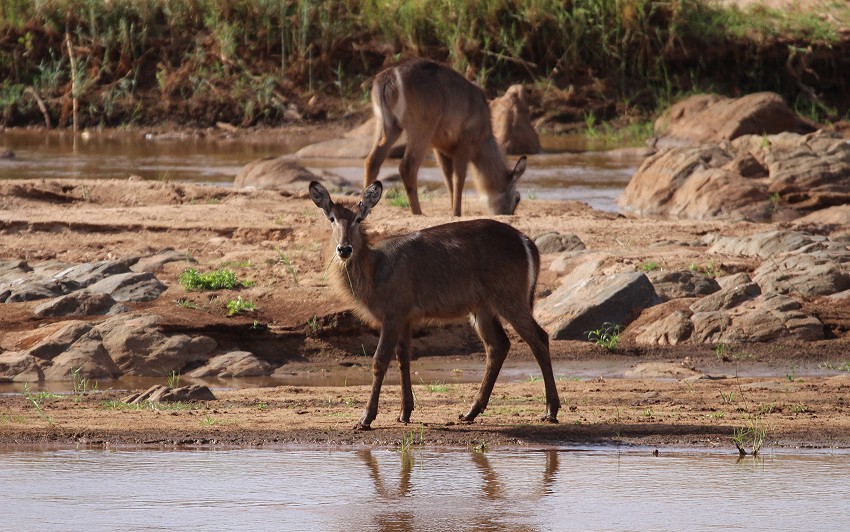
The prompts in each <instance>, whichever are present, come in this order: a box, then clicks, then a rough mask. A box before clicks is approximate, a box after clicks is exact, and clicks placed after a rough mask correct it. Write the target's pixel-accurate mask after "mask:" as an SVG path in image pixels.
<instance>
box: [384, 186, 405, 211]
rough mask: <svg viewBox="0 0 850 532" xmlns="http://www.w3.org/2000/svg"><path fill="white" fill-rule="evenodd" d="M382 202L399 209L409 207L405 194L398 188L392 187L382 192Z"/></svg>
mask: <svg viewBox="0 0 850 532" xmlns="http://www.w3.org/2000/svg"><path fill="white" fill-rule="evenodd" d="M384 200H385V201H386V202H387V203H389V204H390V205H392V206H393V207H401V208H403V209H407V208H409V207H410V202H409V201H408V200H407V194H406V193H405V192H404V190H402V189H401V188H400V187H392V188H390V189H389V190H387V191H386V192H384Z"/></svg>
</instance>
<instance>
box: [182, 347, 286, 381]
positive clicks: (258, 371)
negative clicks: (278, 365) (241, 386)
mask: <svg viewBox="0 0 850 532" xmlns="http://www.w3.org/2000/svg"><path fill="white" fill-rule="evenodd" d="M271 374H272V367H271V366H270V365H269V363H268V362H266V361H265V360H260V359H259V358H257V357H256V356H254V354H253V353H249V352H248V351H233V352H230V353H225V354H222V355H217V356H214V357H212V358H211V359H209V361H207V363H206V364H204V365H203V366H201V367H199V368H197V369H194V370H192V371H190V372H189V373H187V375H188V376H189V377H199V378H203V377H207V378H208V377H222V378H224V377H226V378H232V377H265V376H267V375H271Z"/></svg>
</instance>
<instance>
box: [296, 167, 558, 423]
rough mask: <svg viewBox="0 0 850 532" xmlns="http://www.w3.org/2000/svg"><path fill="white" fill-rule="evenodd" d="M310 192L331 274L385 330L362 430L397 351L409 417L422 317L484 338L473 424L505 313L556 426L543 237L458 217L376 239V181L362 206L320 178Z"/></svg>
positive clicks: (504, 347)
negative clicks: (414, 343) (372, 227)
mask: <svg viewBox="0 0 850 532" xmlns="http://www.w3.org/2000/svg"><path fill="white" fill-rule="evenodd" d="M309 189H310V197H311V198H312V199H313V202H314V203H315V204H316V205H317V206H318V207H319V208H320V209H322V211H324V213H325V216H327V218H328V220H330V222H331V230H332V237H331V246H332V253H333V259H332V263H333V264H332V265H331V266H330V268H331V270H332V278H333V282H334V284H335V287H336V289H337V291H338V292H340V294H341V295H343V296H344V297H347V298H348V299H350V300H351V301H352V302H353V304H354V310H355V312H356V313H357V314H358V315H359V316H360V317H361V318H362V319H363V320H364V321H366V322H367V323H370V324H371V325H373V326H376V327H380V338H379V340H378V347H377V349H376V350H375V355H374V360H373V364H372V371H373V380H372V393H371V396H370V397H369V403H368V405H367V406H366V412H365V413H364V414H363V417H362V418H361V419H360V422H359V423H358V424H357V427H356V428H359V429H363V430H367V429H369V428H370V426H371V423H372V421H373V420H374V419H375V416H376V415H377V414H378V396H379V395H380V393H381V384H382V382H383V380H384V375H385V374H386V371H387V368H388V367H389V364H390V361H391V359H392V356H393V354H394V353H395V355H396V357H397V359H398V364H399V368H400V370H401V382H402V404H401V413H400V414H399V417H398V420H399V421H401V422H403V423H408V422H409V421H410V413H411V412H412V411H413V389H412V387H411V382H410V353H411V350H410V348H411V345H410V342H411V327H413V326H414V325H416V323H417V322H420V321H441V320H449V319H455V318H462V317H466V316H469V317H471V318H472V324H473V326H474V327H475V330H476V331H477V332H478V336H479V337H481V340H482V342H484V348H485V352H486V355H487V362H486V367H485V370H484V378H483V380H482V381H481V387H480V388H479V390H478V394H477V396H476V398H475V401H474V402H473V403H472V406H471V407H470V409H469V411H468V412H467V413H466V414H464V415H462V416H460V418H461V419H462V420H463V421H467V422H471V421H472V420H474V419H475V417H476V416H478V414H480V413H481V412H483V411H484V409H485V408H486V407H487V402H488V401H489V399H490V394H491V392H492V391H493V386H494V384H495V383H496V377H498V375H499V370H501V368H502V363H503V362H504V360H505V357H506V355H507V354H508V349H509V348H510V341H509V340H508V336H507V335H506V334H505V330H504V328H503V327H502V323H501V320H500V318H503V319H504V320H505V321H507V322H508V323H510V324H511V325H512V326H513V328H514V329H515V330H516V332H517V333H518V334H519V335H520V337H522V339H523V340H525V342H526V343H528V345H529V346H530V347H531V351H532V352H533V353H534V358H535V359H536V360H537V363H538V364H539V365H540V370H541V371H542V372H543V382H544V385H545V387H546V414H545V416H544V418H543V419H544V420H546V421H550V422H557V419H558V418H557V416H558V409H559V408H560V406H561V403H560V400H559V398H558V392H557V389H556V387H555V378H554V376H553V373H552V362H551V360H550V358H549V336H548V335H547V334H546V331H544V330H543V329H542V328H541V327H540V325H538V324H537V322H536V321H535V320H534V316H533V315H532V308H533V306H534V289H535V286H536V284H537V276H538V274H539V272H540V254H539V252H538V251H537V247H536V246H535V245H534V242H532V241H531V239H529V238H528V237H527V236H525V235H524V234H522V233H520V232H519V231H517V230H516V229H514V228H513V227H511V226H510V225H507V224H504V223H501V222H497V221H495V220H488V219H480V220H470V221H463V222H453V223H448V224H444V225H438V226H434V227H429V228H426V229H422V230H420V231H414V232H412V233H408V234H405V235H401V236H397V237H391V238H387V239H385V240H382V241H381V242H379V243H376V244H372V242H370V239H369V235H368V233H367V232H366V230H365V229H364V227H363V223H362V222H363V220H365V219H366V216H368V215H369V212H370V211H371V210H372V208H373V207H374V206H375V204H376V203H378V200H380V199H381V194H382V192H383V187H382V185H381V182H380V181H376V182H375V183H373V184H372V185H370V186H369V187H367V188H366V189H365V190H364V191H363V195H362V198H361V200H360V203H359V204H357V205H356V206H346V205H342V204H338V203H334V202H333V201H332V200H331V197H330V194H328V191H327V190H326V189H325V188H324V187H323V186H322V185H321V184H319V183H317V182H315V181H313V182H312V183H310V187H309Z"/></svg>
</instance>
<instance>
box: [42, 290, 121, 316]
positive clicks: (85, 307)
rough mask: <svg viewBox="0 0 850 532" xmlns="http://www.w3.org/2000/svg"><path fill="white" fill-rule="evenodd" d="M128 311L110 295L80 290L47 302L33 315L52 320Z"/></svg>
mask: <svg viewBox="0 0 850 532" xmlns="http://www.w3.org/2000/svg"><path fill="white" fill-rule="evenodd" d="M126 310H127V307H126V306H124V305H121V304H119V303H117V302H116V301H115V300H114V299H112V296H110V295H109V294H93V293H91V292H89V291H88V290H78V291H76V292H72V293H70V294H67V295H64V296H59V297H57V298H55V299H51V300H48V301H45V302H44V303H42V304H40V305H39V306H37V307H35V309H34V310H33V313H34V314H35V315H36V316H38V317H40V318H51V317H56V316H95V315H103V314H118V313H120V312H125V311H126Z"/></svg>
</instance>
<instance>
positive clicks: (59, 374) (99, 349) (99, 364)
mask: <svg viewBox="0 0 850 532" xmlns="http://www.w3.org/2000/svg"><path fill="white" fill-rule="evenodd" d="M74 372H77V374H78V375H79V376H80V377H84V378H87V379H113V378H116V377H118V376H120V375H121V370H120V369H119V368H118V366H117V365H116V364H115V361H113V360H112V358H111V357H110V356H109V353H107V352H106V349H104V347H103V343H102V342H101V340H100V336H99V335H97V334H92V333H88V334H86V335H85V336H84V337H83V338H81V339H79V340H78V341H76V342H74V344H73V345H71V346H70V347H69V348H68V350H66V351H64V352H63V353H61V354H60V355H59V356H57V357H55V358H54V359H53V360H52V363H51V364H50V366H49V367H47V368H45V370H44V380H49V381H58V380H71V379H72V378H73V374H74Z"/></svg>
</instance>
